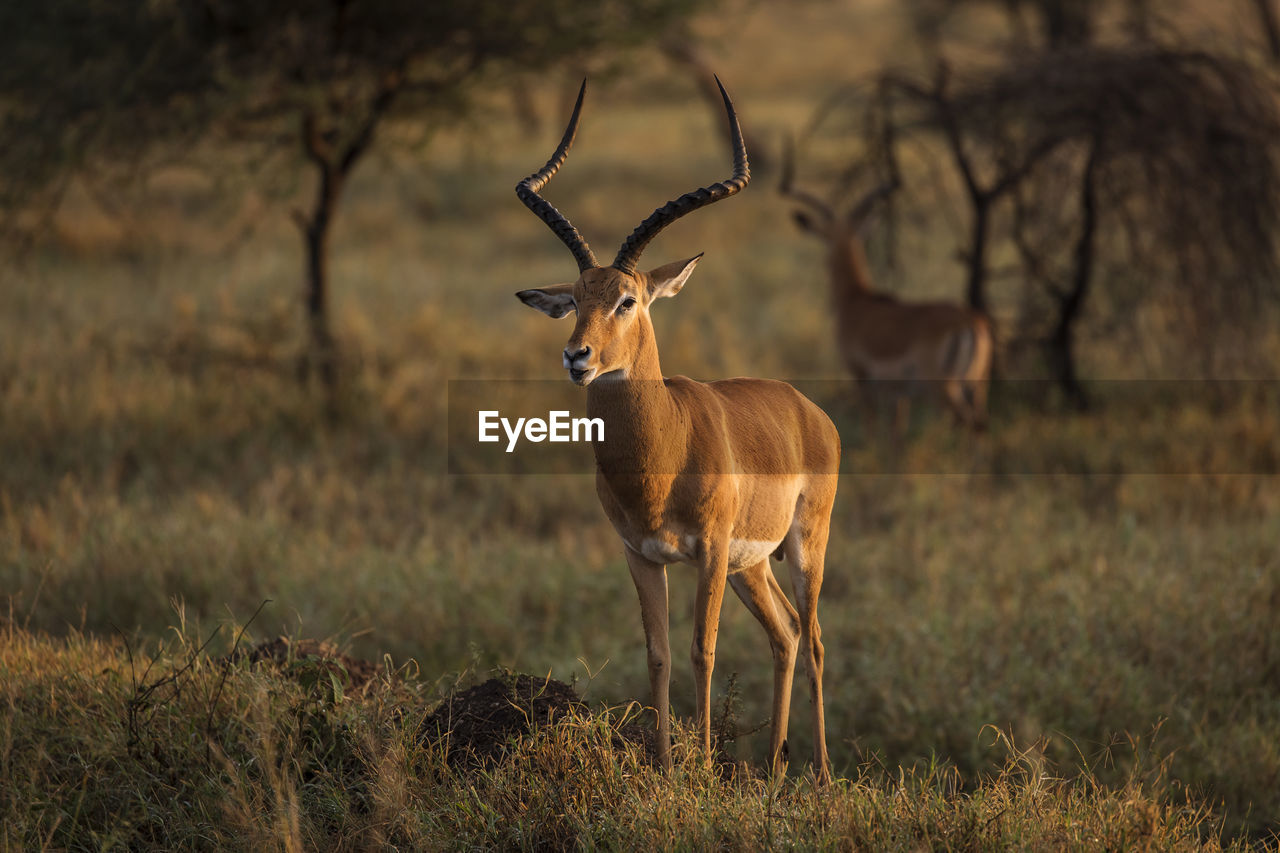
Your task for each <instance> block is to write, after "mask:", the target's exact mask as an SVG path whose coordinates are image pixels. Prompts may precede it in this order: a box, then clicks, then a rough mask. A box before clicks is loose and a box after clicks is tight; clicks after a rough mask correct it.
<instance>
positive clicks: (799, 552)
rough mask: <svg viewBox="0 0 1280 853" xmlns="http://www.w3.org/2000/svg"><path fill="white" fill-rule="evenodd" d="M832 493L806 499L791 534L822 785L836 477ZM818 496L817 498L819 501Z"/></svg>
mask: <svg viewBox="0 0 1280 853" xmlns="http://www.w3.org/2000/svg"><path fill="white" fill-rule="evenodd" d="M831 481H832V482H831V486H830V494H829V495H823V496H821V497H820V498H818V497H817V496H814V497H811V498H808V499H802V500H801V503H802V506H801V508H800V509H799V511H798V512H797V516H798V517H797V519H796V521H797V524H796V525H795V526H793V528H792V533H790V534H788V536H787V561H788V563H790V565H791V582H792V584H793V585H794V586H795V593H796V610H797V611H798V615H799V619H800V650H799V653H800V659H801V660H803V661H804V666H805V672H806V674H807V675H808V678H809V698H810V701H811V703H812V708H811V712H812V714H813V774H814V776H815V777H816V778H817V780H818V783H819V784H826V783H828V782H830V781H831V770H830V767H829V761H828V759H827V723H826V712H825V709H824V706H823V700H822V669H823V659H824V656H825V652H824V649H823V647H822V629H821V628H820V627H819V626H818V594H819V593H820V592H821V591H822V571H823V562H824V558H825V556H826V551H827V534H828V528H829V526H830V522H831V504H832V503H833V502H834V500H835V478H834V477H832V478H831ZM815 498H817V499H816V500H815Z"/></svg>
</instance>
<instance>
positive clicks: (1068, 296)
mask: <svg viewBox="0 0 1280 853" xmlns="http://www.w3.org/2000/svg"><path fill="white" fill-rule="evenodd" d="M1100 147H1101V142H1100V141H1099V140H1095V141H1094V143H1093V147H1092V148H1091V149H1090V150H1089V159H1088V160H1087V161H1086V163H1085V168H1084V173H1083V174H1082V175H1081V178H1080V236H1079V237H1078V238H1077V240H1076V248H1075V266H1074V269H1073V271H1072V276H1071V289H1070V290H1068V291H1066V292H1065V293H1063V294H1062V295H1061V297H1060V299H1059V302H1058V322H1057V323H1056V324H1055V326H1054V329H1053V334H1052V335H1051V336H1050V337H1049V362H1050V364H1051V365H1052V366H1053V371H1054V378H1055V379H1056V380H1057V382H1058V386H1059V387H1060V388H1062V391H1063V393H1064V394H1066V396H1067V399H1068V400H1069V401H1070V402H1071V403H1072V404H1073V405H1074V406H1075V407H1076V408H1078V409H1085V408H1088V406H1089V396H1088V394H1087V393H1086V392H1085V389H1084V386H1083V385H1081V384H1080V378H1079V375H1078V374H1077V372H1076V353H1075V332H1076V323H1077V322H1078V321H1079V319H1080V315H1081V313H1082V311H1083V309H1084V302H1085V298H1086V297H1087V296H1088V294H1089V287H1090V284H1091V283H1092V281H1093V267H1094V240H1095V237H1096V235H1097V230H1098V198H1097V186H1096V177H1097V165H1098V159H1099V148H1100Z"/></svg>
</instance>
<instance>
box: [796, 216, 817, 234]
mask: <svg viewBox="0 0 1280 853" xmlns="http://www.w3.org/2000/svg"><path fill="white" fill-rule="evenodd" d="M791 218H792V219H793V220H794V221H795V223H796V227H797V228H799V229H800V230H801V231H808V232H809V233H810V234H817V233H818V223H817V222H815V221H814V219H813V217H812V216H810V215H809V214H808V213H806V212H805V211H803V210H793V211H792V212H791Z"/></svg>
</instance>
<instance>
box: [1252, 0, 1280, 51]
mask: <svg viewBox="0 0 1280 853" xmlns="http://www.w3.org/2000/svg"><path fill="white" fill-rule="evenodd" d="M1271 4H1272V0H1253V8H1254V11H1255V12H1256V13H1257V16H1258V25H1259V26H1261V27H1262V34H1263V35H1264V36H1265V37H1266V40H1267V54H1268V55H1269V56H1270V57H1271V62H1272V64H1280V20H1277V17H1276V10H1275V7H1273V6H1272V5H1271Z"/></svg>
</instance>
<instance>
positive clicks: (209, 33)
mask: <svg viewBox="0 0 1280 853" xmlns="http://www.w3.org/2000/svg"><path fill="white" fill-rule="evenodd" d="M705 2H706V0H541V2H537V3H531V2H511V0H469V2H466V3H448V2H420V0H362V2H356V0H275V1H274V2H268V3H263V2H259V0H159V2H157V0H114V2H110V3H106V2H83V0H6V2H5V3H4V4H3V5H2V6H0V56H4V57H5V60H4V62H3V63H0V138H2V139H4V140H5V141H6V144H5V145H4V146H0V203H2V204H3V208H4V210H6V211H8V212H9V213H10V214H12V213H13V212H14V211H18V210H23V209H25V210H29V209H30V208H31V206H32V204H33V203H34V202H36V201H38V200H40V198H41V197H44V198H46V199H48V198H51V197H56V194H57V192H58V189H59V187H60V186H61V185H62V184H63V183H64V182H65V180H66V179H67V176H69V175H71V174H73V173H74V172H75V171H76V170H78V169H92V168H94V167H95V165H96V164H100V163H105V162H112V161H117V160H120V159H129V158H131V157H137V156H138V155H139V154H140V153H142V152H146V151H152V150H155V148H156V147H157V146H166V145H169V146H172V145H175V144H176V145H189V144H192V143H193V141H194V140H198V139H200V138H201V137H202V136H203V135H206V134H208V133H210V132H219V133H223V134H226V135H228V136H230V137H232V138H234V139H236V140H240V141H245V140H252V141H258V142H266V143H268V144H276V145H279V144H284V145H289V146H292V147H294V150H296V151H298V152H300V153H301V155H302V156H303V157H304V158H305V162H307V163H308V164H310V167H311V168H312V169H313V171H314V173H315V175H316V193H315V196H314V200H313V202H312V204H311V205H310V207H309V208H308V209H307V210H301V211H296V212H295V220H296V222H297V224H298V226H299V229H300V231H301V233H302V236H303V240H304V245H305V262H306V278H305V280H306V288H305V305H306V316H307V322H308V327H309V336H310V346H309V352H308V356H307V358H306V359H305V361H304V365H305V367H306V373H308V374H310V373H312V372H314V373H315V374H316V375H318V376H319V377H320V379H321V381H322V382H323V384H324V385H325V386H326V387H329V388H332V386H333V383H334V379H335V366H336V352H335V344H334V339H333V334H332V331H331V326H330V320H329V312H328V301H329V297H328V285H329V275H328V270H327V268H326V258H327V255H328V241H329V235H330V231H331V227H332V223H333V218H334V215H335V213H336V211H337V208H338V204H339V201H340V199H341V197H342V192H343V189H344V187H345V185H346V182H347V180H348V179H349V177H350V175H351V172H352V169H354V168H355V166H356V165H357V164H358V163H359V162H360V160H361V158H362V157H363V156H364V155H365V154H366V153H367V151H368V150H369V148H370V146H371V145H372V144H373V141H374V139H375V135H376V132H377V130H378V128H379V127H380V126H382V125H383V123H384V122H385V121H386V120H387V119H388V118H390V117H393V116H399V115H413V116H427V117H429V118H431V119H434V120H436V121H441V120H448V119H449V118H450V117H454V116H456V115H458V112H459V111H460V109H461V108H462V107H464V106H465V104H466V103H467V101H468V98H469V95H470V93H471V92H472V90H473V88H474V87H475V86H476V85H478V84H482V83H485V82H490V81H496V80H501V79H509V78H510V77H511V75H514V74H517V73H521V72H528V71H531V70H537V69H540V68H546V67H548V66H550V65H553V64H556V63H560V62H564V61H572V60H574V59H576V58H581V57H583V56H584V55H586V54H590V53H596V52H607V51H611V50H614V49H618V48H622V47H625V46H628V45H633V44H637V43H640V42H642V41H645V40H646V39H650V38H652V37H653V36H654V35H655V34H657V33H660V32H663V31H664V30H665V29H666V28H667V27H669V26H670V25H671V23H672V22H673V21H675V20H677V19H679V18H680V17H681V16H684V15H688V14H690V13H691V12H692V11H694V10H695V9H696V8H698V7H699V6H701V5H704V4H705ZM10 219H11V222H10V224H12V216H11V217H10Z"/></svg>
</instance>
